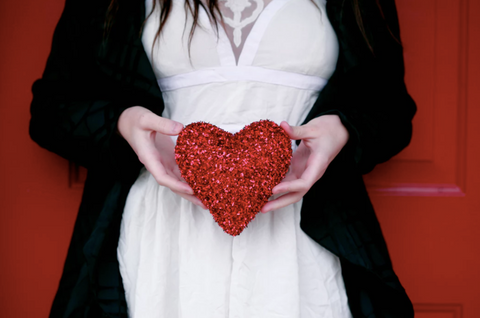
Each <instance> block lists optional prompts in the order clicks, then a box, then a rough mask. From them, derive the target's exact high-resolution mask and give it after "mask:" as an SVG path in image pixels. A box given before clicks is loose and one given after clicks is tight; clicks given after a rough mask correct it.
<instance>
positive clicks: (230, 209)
mask: <svg viewBox="0 0 480 318" xmlns="http://www.w3.org/2000/svg"><path fill="white" fill-rule="evenodd" d="M291 158H292V146H291V141H290V138H289V137H288V135H287V133H286V132H285V131H284V130H283V129H282V128H281V127H280V126H278V125H277V124H276V123H274V122H272V121H270V120H261V121H257V122H254V123H251V124H250V125H248V126H245V127H244V128H243V129H242V130H241V131H239V132H238V133H236V134H231V133H229V132H227V131H224V130H222V129H220V128H218V127H217V126H214V125H212V124H208V123H204V122H197V123H192V124H189V125H187V126H186V127H185V128H184V129H183V130H182V132H181V133H180V135H179V136H178V139H177V145H176V146H175V160H176V162H177V164H178V166H179V168H180V172H181V174H182V176H183V178H184V179H185V180H186V181H187V183H188V184H189V185H190V187H192V189H193V191H194V192H195V195H196V196H197V197H198V198H199V199H200V200H201V201H202V202H203V204H205V206H206V207H207V208H208V209H209V210H210V213H211V214H212V215H213V218H214V219H215V221H216V222H217V223H218V224H219V225H220V227H221V228H222V229H223V230H224V231H225V232H226V233H228V234H230V235H233V236H236V235H239V234H240V233H241V232H242V231H243V230H244V229H245V227H247V225H248V223H249V222H250V221H251V220H253V219H254V218H255V215H256V214H257V213H258V212H259V211H260V210H261V209H262V207H263V206H264V205H265V204H266V203H267V201H268V198H269V197H270V196H271V195H272V189H273V187H275V186H276V185H277V184H278V183H279V182H280V181H282V179H283V178H284V177H285V175H286V173H287V171H288V167H289V166H290V159H291Z"/></svg>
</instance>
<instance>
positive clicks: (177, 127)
mask: <svg viewBox="0 0 480 318" xmlns="http://www.w3.org/2000/svg"><path fill="white" fill-rule="evenodd" d="M182 129H183V125H182V124H179V123H175V125H173V128H172V132H173V133H180V131H182Z"/></svg>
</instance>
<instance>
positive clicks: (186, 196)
mask: <svg viewBox="0 0 480 318" xmlns="http://www.w3.org/2000/svg"><path fill="white" fill-rule="evenodd" d="M174 193H176V194H178V195H179V196H181V197H182V198H184V199H185V200H188V201H190V202H192V203H193V204H195V205H198V206H199V207H201V208H202V209H204V210H208V208H207V207H206V206H205V204H203V203H202V201H201V200H200V199H199V198H197V197H196V196H194V195H191V194H185V193H181V192H175V191H174Z"/></svg>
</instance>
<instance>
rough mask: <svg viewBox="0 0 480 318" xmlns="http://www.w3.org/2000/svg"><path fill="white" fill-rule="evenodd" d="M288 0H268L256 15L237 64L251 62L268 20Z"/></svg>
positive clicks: (241, 64)
mask: <svg viewBox="0 0 480 318" xmlns="http://www.w3.org/2000/svg"><path fill="white" fill-rule="evenodd" d="M288 1H290V0H273V1H272V2H270V3H269V4H268V5H267V6H266V7H265V9H263V11H262V13H260V16H259V17H258V19H257V21H256V22H255V24H254V25H253V28H252V30H251V31H250V34H249V35H248V37H247V39H246V40H245V44H244V46H243V50H242V52H241V53H240V57H239V59H238V66H248V65H252V64H253V59H254V58H255V55H256V54H257V51H258V47H259V46H260V42H261V40H262V38H263V35H264V34H265V30H266V29H267V27H268V25H269V23H270V21H271V20H272V19H273V17H274V16H275V14H276V13H277V11H278V10H280V9H281V8H282V7H283V6H284V5H285V4H286V3H287V2H288Z"/></svg>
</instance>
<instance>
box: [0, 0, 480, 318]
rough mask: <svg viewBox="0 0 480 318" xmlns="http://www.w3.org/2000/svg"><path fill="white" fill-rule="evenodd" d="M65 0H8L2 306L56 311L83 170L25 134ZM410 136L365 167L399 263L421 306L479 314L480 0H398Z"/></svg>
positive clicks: (5, 310) (449, 315) (2, 20)
mask: <svg viewBox="0 0 480 318" xmlns="http://www.w3.org/2000/svg"><path fill="white" fill-rule="evenodd" d="M63 4H64V0H44V1H33V0H24V1H13V0H10V1H0V24H1V27H0V43H1V48H2V50H0V55H1V58H0V145H1V148H0V149H1V152H0V154H1V155H0V176H1V177H0V187H1V189H0V190H1V191H0V255H2V261H1V262H0V273H2V275H0V280H1V282H0V287H1V288H0V300H1V308H2V309H1V314H0V315H1V316H2V317H12V318H16V317H19V318H20V317H21V318H24V317H32V318H37V317H38V318H43V317H47V315H48V311H49V308H50V305H51V302H52V299H53V296H54V293H55V290H56V287H57V284H58V280H59V278H60V274H61V270H62V266H63V262H64V259H65V256H66V251H67V247H68V242H69V239H70V236H71V232H72V229H73V222H74V220H75V215H76V211H77V208H78V205H79V202H80V196H81V189H82V182H83V181H82V180H83V178H84V171H83V170H78V169H76V168H75V167H72V166H71V165H70V164H69V163H68V162H67V161H65V160H63V159H61V158H59V157H58V156H56V155H54V154H51V153H49V152H47V151H45V150H43V149H41V148H39V147H38V146H37V145H36V144H34V143H33V142H32V141H31V140H30V138H29V136H28V121H29V118H30V115H29V104H30V101H31V93H30V87H31V84H32V83H33V81H34V80H35V79H36V78H39V77H40V76H41V73H42V70H43V68H44V66H45V61H46V57H47V55H48V52H49V50H50V42H51V37H52V34H53V28H54V27H55V24H56V22H57V21H58V17H59V16H60V13H61V10H62V8H63ZM397 7H398V11H399V17H400V23H401V29H402V39H403V42H404V47H405V61H406V68H407V74H406V78H407V85H408V88H409V90H410V92H411V94H412V95H413V97H414V98H415V100H416V101H417V103H418V114H417V116H416V118H415V121H414V138H413V141H412V144H411V145H410V146H409V147H408V149H406V150H405V151H404V152H402V153H401V154H400V155H399V156H397V157H396V158H395V159H394V160H392V161H390V162H388V163H386V164H382V165H380V166H378V167H377V168H375V170H374V171H373V172H372V173H371V174H369V175H367V176H365V180H366V182H367V184H368V187H369V191H370V194H371V196H372V199H373V203H374V205H375V208H376V210H377V214H378V217H379V219H380V222H381V224H382V228H383V232H384V235H385V237H386V239H387V243H388V245H389V248H390V252H391V256H392V259H393V262H394V267H395V269H396V271H397V273H398V275H399V276H400V279H401V281H402V283H403V284H404V286H405V288H406V290H407V292H408V294H409V295H410V296H411V298H412V301H413V302H414V304H415V310H416V312H417V317H420V318H476V317H478V315H480V301H478V299H477V298H478V297H479V296H480V274H478V273H479V269H480V256H478V255H477V251H480V247H479V246H480V235H479V234H478V232H480V230H479V229H477V226H478V225H480V213H478V212H480V198H479V196H480V168H479V167H478V166H477V163H480V145H479V140H480V107H477V105H479V104H480V90H478V89H477V88H478V87H480V62H479V58H478V57H479V56H480V41H479V40H478V38H479V37H480V19H478V18H479V12H480V2H479V1H476V0H458V1H452V0H421V1H419V0H397Z"/></svg>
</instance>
